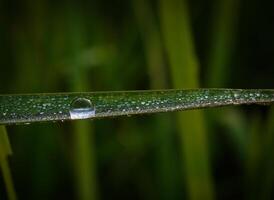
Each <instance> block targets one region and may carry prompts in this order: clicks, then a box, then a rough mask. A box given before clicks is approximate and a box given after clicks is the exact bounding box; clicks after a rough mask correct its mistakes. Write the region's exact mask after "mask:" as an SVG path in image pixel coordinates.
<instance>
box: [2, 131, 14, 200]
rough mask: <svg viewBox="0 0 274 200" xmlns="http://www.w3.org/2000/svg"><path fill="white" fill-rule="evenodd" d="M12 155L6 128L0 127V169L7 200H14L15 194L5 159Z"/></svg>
mask: <svg viewBox="0 0 274 200" xmlns="http://www.w3.org/2000/svg"><path fill="white" fill-rule="evenodd" d="M11 154H12V150H11V147H10V143H9V139H8V135H7V132H6V128H5V127H4V126H0V168H1V171H2V175H3V178H4V182H5V185H6V188H7V194H8V198H9V200H16V199H17V198H16V193H15V189H14V186H13V181H12V177H11V172H10V168H9V164H8V159H7V157H8V156H9V155H11Z"/></svg>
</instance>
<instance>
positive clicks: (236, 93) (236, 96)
mask: <svg viewBox="0 0 274 200" xmlns="http://www.w3.org/2000/svg"><path fill="white" fill-rule="evenodd" d="M233 96H234V98H236V99H237V98H238V97H239V96H240V93H239V92H238V91H235V92H234V93H233Z"/></svg>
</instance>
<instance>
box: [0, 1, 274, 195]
mask: <svg viewBox="0 0 274 200" xmlns="http://www.w3.org/2000/svg"><path fill="white" fill-rule="evenodd" d="M273 7H274V3H273V1H271V0H263V1H258V0H249V1H245V0H242V1H240V0H222V1H218V0H207V1H203V0H194V1H186V0H131V1H128V0H119V1H111V0H101V1H99V0H89V1H88V0H78V1H73V0H71V1H68V0H60V1H53V0H36V1H34V0H25V1H22V0H13V1H10V0H1V1H0V58H1V59H0V66H1V72H0V93H1V94H7V93H34V92H75V91H77V92H83V91H106V90H107V91H113V90H137V89H144V90H148V89H166V88H198V87H215V88H216V87H228V88H272V89H273V88H274V87H273V86H274V79H273V75H274V59H273V57H274V26H273V25H274V12H273ZM7 130H8V133H9V137H10V142H11V145H12V148H13V155H12V156H11V157H10V159H9V162H10V167H11V171H12V175H13V181H14V185H15V190H16V193H17V196H18V199H191V200H196V199H209V200H213V199H273V198H274V193H273V191H274V190H273V189H274V184H273V183H274V170H273V169H274V155H273V152H274V108H273V107H272V108H271V107H262V106H249V107H248V106H241V107H229V108H217V109H210V110H203V111H201V110H200V111H187V112H180V113H167V114H154V115H144V116H137V117H121V118H117V119H114V118H113V119H106V120H96V121H83V122H65V123H42V124H32V125H28V126H9V127H7ZM6 198H7V194H6V190H5V184H4V182H3V179H2V174H1V176H0V199H6Z"/></svg>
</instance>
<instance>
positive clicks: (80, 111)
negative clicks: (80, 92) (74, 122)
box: [69, 98, 95, 119]
mask: <svg viewBox="0 0 274 200" xmlns="http://www.w3.org/2000/svg"><path fill="white" fill-rule="evenodd" d="M69 113H70V118H71V119H87V118H91V117H93V116H95V108H94V106H93V105H92V103H91V101H90V100H89V99H86V98H77V99H75V100H73V101H72V103H71V105H70V111H69Z"/></svg>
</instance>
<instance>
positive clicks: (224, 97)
mask: <svg viewBox="0 0 274 200" xmlns="http://www.w3.org/2000/svg"><path fill="white" fill-rule="evenodd" d="M273 103H274V90H260V89H249V90H242V89H193V90H159V91H128V92H90V93H58V94H54V93H53V94H26V95H0V124H20V123H30V122H43V121H61V120H74V119H87V118H89V119H96V118H104V117H114V116H123V115H134V114H144V113H157V112H170V111H180V110H190V109H198V108H207V107H219V106H226V105H240V104H273ZM75 104H78V105H75ZM87 104H88V105H87ZM77 106H80V108H79V107H77ZM81 106H82V107H83V108H81ZM86 106H90V107H88V108H87V107H86ZM73 111H77V112H79V113H76V114H75V113H74V112H73Z"/></svg>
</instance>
